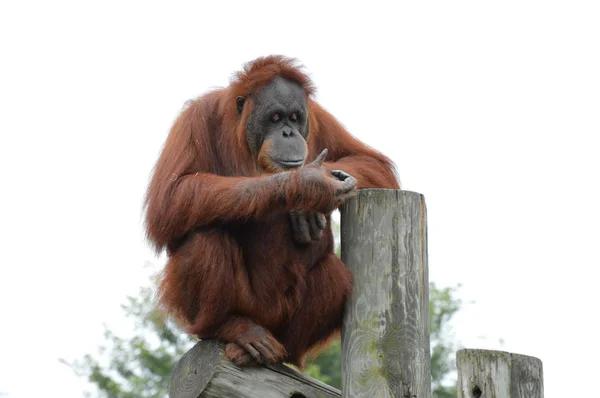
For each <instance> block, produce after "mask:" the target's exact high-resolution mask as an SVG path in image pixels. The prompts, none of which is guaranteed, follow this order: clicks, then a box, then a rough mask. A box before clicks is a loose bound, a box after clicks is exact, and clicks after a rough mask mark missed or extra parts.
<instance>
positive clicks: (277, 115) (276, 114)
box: [271, 113, 280, 122]
mask: <svg viewBox="0 0 600 398" xmlns="http://www.w3.org/2000/svg"><path fill="white" fill-rule="evenodd" d="M279 118H280V117H279V113H275V114H273V116H271V120H272V121H273V122H278V121H279Z"/></svg>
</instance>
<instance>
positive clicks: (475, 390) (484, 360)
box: [456, 349, 544, 398]
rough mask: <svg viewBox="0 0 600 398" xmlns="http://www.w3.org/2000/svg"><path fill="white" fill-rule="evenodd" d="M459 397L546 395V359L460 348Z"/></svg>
mask: <svg viewBox="0 0 600 398" xmlns="http://www.w3.org/2000/svg"><path fill="white" fill-rule="evenodd" d="M456 365H457V368H458V398H480V397H481V398H484V397H503V398H544V376H543V369H542V361H540V360H539V359H538V358H535V357H530V356H527V355H520V354H513V353H510V352H504V351H490V350H468V349H465V350H459V351H458V352H457V353H456Z"/></svg>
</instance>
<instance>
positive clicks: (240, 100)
mask: <svg viewBox="0 0 600 398" xmlns="http://www.w3.org/2000/svg"><path fill="white" fill-rule="evenodd" d="M245 101H246V98H244V97H242V96H239V97H237V98H236V99H235V103H236V104H237V110H238V112H239V113H242V109H244V102H245Z"/></svg>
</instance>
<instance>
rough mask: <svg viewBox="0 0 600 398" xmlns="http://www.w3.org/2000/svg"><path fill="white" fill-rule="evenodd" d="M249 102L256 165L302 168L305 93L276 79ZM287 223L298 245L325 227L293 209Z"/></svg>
mask: <svg viewBox="0 0 600 398" xmlns="http://www.w3.org/2000/svg"><path fill="white" fill-rule="evenodd" d="M252 99H253V103H254V106H253V108H252V113H251V114H250V115H249V116H248V120H247V122H246V139H247V142H248V145H249V147H250V150H251V151H252V154H253V155H254V157H255V159H256V161H257V164H258V166H259V167H260V168H261V169H263V170H265V171H267V172H274V173H276V172H280V171H285V170H291V169H297V168H299V167H301V166H303V165H304V162H305V160H306V156H307V152H308V151H307V144H306V142H307V140H308V134H309V128H308V118H307V115H308V106H307V103H306V94H305V92H304V90H303V89H302V87H301V86H300V85H298V84H297V83H294V82H292V81H289V80H285V79H283V78H280V77H278V78H276V79H275V80H273V81H272V82H271V83H269V84H267V85H266V86H265V87H263V88H262V89H261V90H260V91H258V92H257V93H256V94H255V95H254V96H253V97H252ZM244 100H245V99H244V98H243V97H239V98H238V99H237V107H238V110H239V111H240V112H241V111H242V110H243V107H244ZM326 155H327V151H326V150H325V151H323V153H322V154H321V155H320V156H319V157H318V158H317V159H316V160H315V162H314V163H313V165H312V166H313V167H320V166H321V163H322V162H323V161H324V160H325V156H326ZM330 173H331V175H332V176H333V177H334V178H335V179H336V180H338V181H346V180H347V188H348V190H349V191H351V190H354V188H355V186H356V180H354V178H352V177H351V176H349V175H348V174H346V173H344V172H343V171H340V170H334V171H331V172H330ZM340 194H341V195H344V194H346V193H344V192H340ZM290 223H291V226H292V232H293V237H294V240H295V241H296V243H298V244H300V245H307V244H310V243H311V242H313V241H318V240H320V239H321V236H322V235H323V233H322V231H323V230H324V229H325V228H327V226H328V221H327V216H326V215H325V214H323V213H318V212H304V211H296V210H293V211H292V212H291V213H290ZM230 349H233V348H232V347H230Z"/></svg>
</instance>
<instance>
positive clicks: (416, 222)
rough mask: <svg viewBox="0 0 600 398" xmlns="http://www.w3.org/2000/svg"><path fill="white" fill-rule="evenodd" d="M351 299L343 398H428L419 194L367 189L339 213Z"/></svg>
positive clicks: (425, 277) (345, 337) (422, 224)
mask: <svg viewBox="0 0 600 398" xmlns="http://www.w3.org/2000/svg"><path fill="white" fill-rule="evenodd" d="M341 222H342V224H341V238H342V259H343V261H344V262H345V264H346V265H347V266H348V268H349V269H350V270H351V271H352V274H353V293H352V297H351V299H350V300H349V302H348V303H347V306H346V311H345V318H344V325H343V329H342V396H343V397H410V398H430V396H431V368H430V366H431V365H430V362H429V279H428V267H427V212H426V207H425V199H424V197H423V195H421V194H419V193H415V192H409V191H401V190H390V189H366V190H361V191H359V192H358V194H357V196H356V197H354V198H352V199H350V200H348V201H347V202H346V203H345V204H344V206H343V208H342V212H341Z"/></svg>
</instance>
